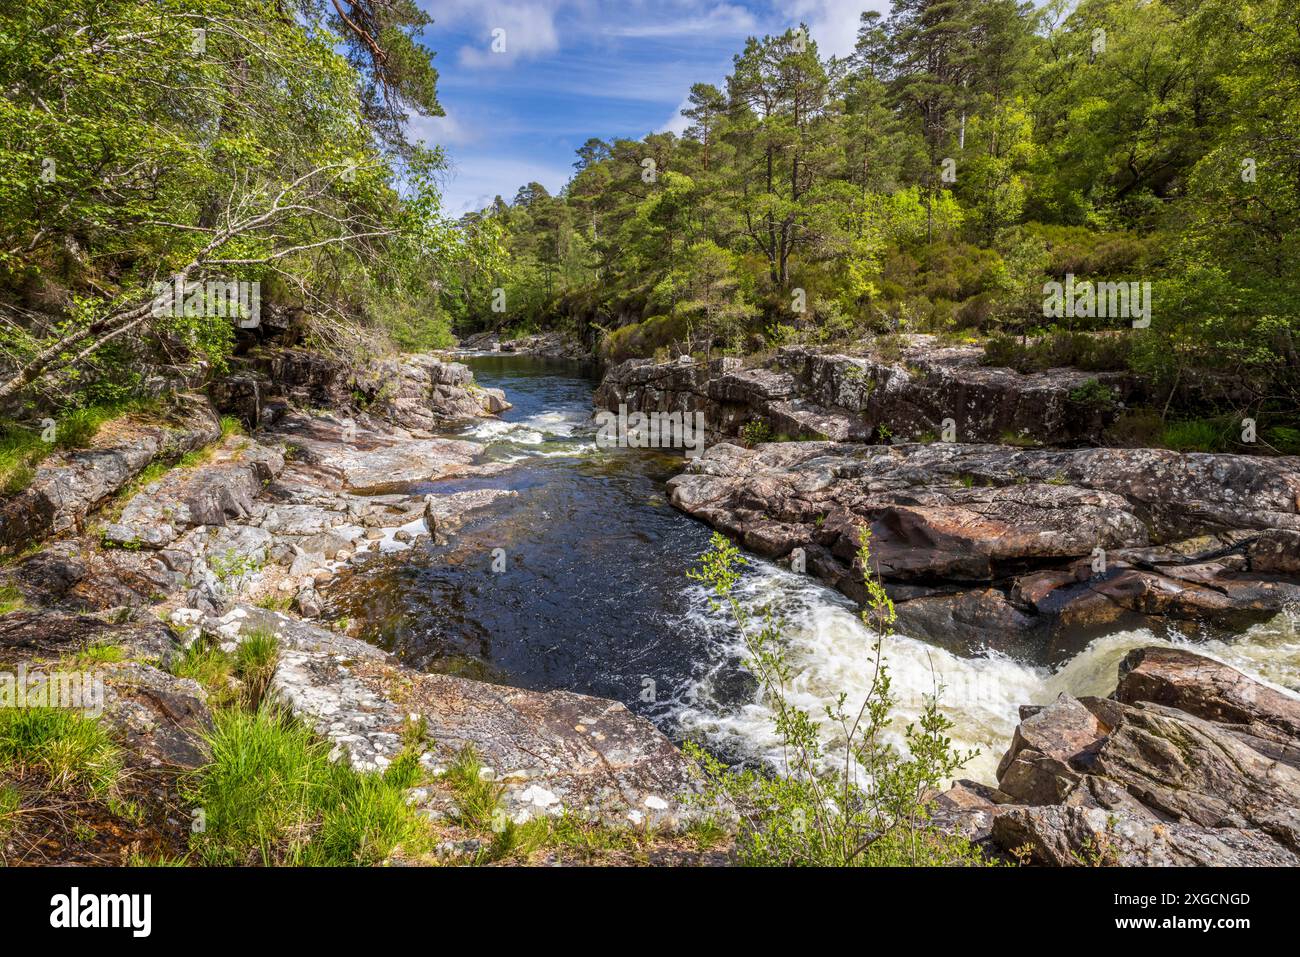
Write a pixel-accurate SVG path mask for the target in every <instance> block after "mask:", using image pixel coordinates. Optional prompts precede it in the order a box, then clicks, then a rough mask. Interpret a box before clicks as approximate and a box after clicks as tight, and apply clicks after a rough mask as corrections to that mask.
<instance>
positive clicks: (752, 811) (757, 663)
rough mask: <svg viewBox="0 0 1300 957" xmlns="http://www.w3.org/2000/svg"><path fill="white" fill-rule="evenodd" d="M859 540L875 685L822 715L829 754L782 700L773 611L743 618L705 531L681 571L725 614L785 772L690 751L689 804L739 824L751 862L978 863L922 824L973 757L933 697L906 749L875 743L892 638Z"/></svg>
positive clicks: (718, 545) (720, 554)
mask: <svg viewBox="0 0 1300 957" xmlns="http://www.w3.org/2000/svg"><path fill="white" fill-rule="evenodd" d="M860 534H861V537H860V543H861V544H860V550H859V554H858V560H859V562H860V564H861V567H862V569H863V582H864V585H865V586H866V591H867V596H868V597H867V602H866V604H865V606H864V609H863V612H862V619H863V623H864V624H866V625H867V627H868V628H869V629H871V630H872V632H873V633H874V634H875V635H876V636H877V638H876V642H875V645H874V651H875V661H874V663H873V665H872V668H873V680H872V683H871V688H870V690H869V692H868V694H867V695H866V697H865V698H864V700H863V701H862V702H861V703H860V705H858V706H856V707H854V708H853V709H852V710H849V709H848V708H847V707H846V706H847V705H848V700H847V696H846V695H844V694H841V695H840V697H839V699H838V701H837V702H836V703H835V704H834V705H833V706H828V707H827V708H826V714H825V717H826V719H827V720H828V721H829V722H830V724H831V726H833V727H835V728H837V729H839V730H840V731H841V732H842V739H843V740H842V742H841V743H839V744H836V745H835V747H834V749H833V750H832V751H829V752H828V751H827V750H826V747H825V745H824V744H823V739H822V731H821V728H820V727H819V724H818V722H817V721H815V720H814V719H813V716H812V715H811V714H810V713H809V712H807V711H804V710H803V709H801V708H799V707H797V706H796V705H795V704H793V703H792V701H791V700H790V698H789V697H788V696H787V693H786V689H787V688H788V687H789V685H790V680H791V679H792V678H793V672H792V668H791V666H790V664H789V663H788V661H787V660H786V657H785V652H784V650H783V639H782V635H781V627H780V624H779V623H778V622H777V621H776V620H775V619H774V618H773V617H772V615H771V612H770V611H768V612H767V613H766V614H765V616H764V617H763V619H762V620H761V621H757V622H755V621H753V620H751V618H750V617H749V615H748V613H747V612H746V611H745V609H744V607H743V606H742V605H741V603H740V602H739V601H738V600H737V598H736V597H735V593H734V591H735V586H736V584H737V582H738V581H739V579H740V575H739V572H738V571H737V568H738V566H739V565H741V564H743V563H744V559H743V558H742V557H741V555H740V552H739V550H738V549H737V548H736V547H735V546H734V545H732V544H731V543H730V542H729V541H728V540H727V539H726V538H725V537H724V536H722V535H720V534H717V533H715V534H714V536H713V539H712V544H711V547H710V548H709V550H708V551H707V552H706V553H705V554H704V556H703V557H702V558H701V561H700V566H699V568H698V569H695V570H693V571H691V572H690V573H689V576H690V577H691V578H692V579H694V580H695V581H699V582H703V583H704V584H705V585H707V586H708V587H709V588H710V590H711V591H712V593H713V601H714V607H715V608H719V609H724V610H726V611H727V612H729V614H730V617H731V619H732V622H733V624H734V625H735V627H736V628H737V630H738V631H739V633H740V636H741V638H742V640H743V642H744V646H745V649H746V651H747V658H746V665H747V667H748V669H749V670H750V672H751V673H752V674H753V675H754V676H755V678H756V679H757V680H758V683H759V685H760V686H761V689H762V694H763V696H764V699H765V700H766V701H767V703H768V704H769V706H770V707H771V708H772V709H773V711H774V712H775V715H776V716H775V718H774V724H775V730H776V732H777V734H778V736H779V737H780V739H781V744H782V748H781V751H782V754H784V755H786V767H785V768H784V769H781V773H776V774H766V773H762V772H760V771H757V770H753V769H749V770H742V771H737V770H736V769H732V768H727V767H724V766H723V765H722V763H721V762H719V761H718V760H717V759H716V758H714V757H713V756H712V755H710V754H708V753H707V752H705V751H704V750H703V749H702V748H700V747H698V746H695V745H689V746H688V750H689V752H690V754H691V755H692V757H694V758H695V760H696V762H697V767H698V774H699V775H700V778H701V781H702V786H703V787H702V792H701V793H700V794H697V795H692V796H688V797H687V800H689V801H692V802H694V803H696V804H698V805H699V806H701V807H702V808H706V809H716V808H718V807H723V808H726V809H727V810H728V811H730V812H731V813H732V814H734V815H735V816H736V817H737V818H738V819H739V822H740V833H739V835H738V836H737V848H738V850H739V851H740V854H741V858H742V860H744V861H745V862H746V863H748V864H756V865H779V866H791V865H814V866H834V867H841V866H862V865H882V866H896V865H909V866H916V865H952V864H978V863H982V862H983V859H982V857H981V855H980V853H979V851H978V850H977V849H976V848H975V847H974V846H973V845H971V843H970V842H969V841H968V840H966V839H965V838H963V837H960V836H954V835H950V834H947V833H945V832H943V831H942V830H940V829H939V828H938V827H937V826H936V825H934V824H933V823H932V822H931V820H930V813H929V805H928V802H929V800H930V798H931V796H932V795H933V794H934V792H935V791H937V790H938V789H939V788H940V787H941V786H942V785H943V783H944V782H945V781H946V780H948V779H949V778H951V776H952V775H953V774H954V773H955V772H956V771H958V770H959V769H960V768H961V767H962V766H963V765H964V764H965V763H966V762H967V761H969V760H970V759H971V758H972V757H974V753H973V752H972V753H959V752H957V751H955V750H953V748H952V742H951V739H950V738H949V737H948V735H947V732H948V730H949V729H950V728H951V727H952V723H951V722H950V721H949V720H948V719H947V718H946V717H944V715H943V714H942V713H941V712H940V711H939V706H938V697H939V696H938V694H937V693H936V695H935V696H934V698H931V699H928V700H927V703H926V706H925V709H924V711H923V712H922V714H921V716H920V719H919V720H918V721H917V722H916V723H914V724H909V725H908V726H907V727H906V729H905V730H904V739H905V741H906V744H907V754H905V755H904V754H902V753H900V752H898V751H897V750H895V749H894V748H893V747H891V746H890V745H888V744H885V743H884V741H883V738H884V735H885V732H886V730H887V729H888V728H889V726H890V724H891V722H892V712H893V710H894V706H895V704H896V699H895V696H894V695H893V693H892V692H891V690H890V680H891V679H890V674H889V668H888V666H887V665H886V664H885V663H884V660H883V657H882V647H883V643H884V641H885V640H886V639H887V638H888V636H889V635H891V634H892V633H893V622H894V606H893V603H892V602H891V601H890V600H889V598H888V596H887V595H886V594H885V591H884V587H883V586H882V585H881V584H880V582H879V581H878V580H876V579H875V578H874V577H873V576H872V575H871V573H870V568H871V565H870V558H871V553H870V547H869V542H870V534H869V532H868V530H867V529H865V528H864V529H862V531H861V533H860Z"/></svg>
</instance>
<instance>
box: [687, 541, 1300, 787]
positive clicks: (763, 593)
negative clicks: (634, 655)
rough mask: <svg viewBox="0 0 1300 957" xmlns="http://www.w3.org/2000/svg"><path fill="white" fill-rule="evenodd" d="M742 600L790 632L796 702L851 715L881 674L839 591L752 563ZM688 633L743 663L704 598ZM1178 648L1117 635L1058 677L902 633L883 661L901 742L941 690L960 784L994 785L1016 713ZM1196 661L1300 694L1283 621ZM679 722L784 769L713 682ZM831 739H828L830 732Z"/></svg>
mask: <svg viewBox="0 0 1300 957" xmlns="http://www.w3.org/2000/svg"><path fill="white" fill-rule="evenodd" d="M739 595H740V597H741V599H742V603H743V604H744V606H745V607H746V610H747V613H748V614H751V615H754V616H755V617H756V616H757V615H758V613H759V609H760V608H761V607H762V606H763V605H765V604H768V603H771V605H772V607H773V609H774V610H775V613H776V614H777V615H778V616H779V617H780V619H781V621H782V622H783V625H784V627H783V635H784V638H785V641H786V652H787V656H788V661H789V663H790V665H791V666H792V670H793V672H794V675H795V677H794V680H793V682H792V686H791V689H790V700H791V702H792V703H793V704H795V705H797V706H798V707H800V708H803V709H804V710H806V711H808V712H809V713H810V714H811V715H812V716H813V717H814V718H823V716H824V713H825V712H824V708H825V706H826V705H830V704H833V703H834V702H835V699H836V698H837V696H838V695H839V693H840V692H845V693H847V695H848V700H847V702H846V708H848V709H849V710H850V712H854V711H856V709H857V707H858V706H859V705H860V704H861V702H862V700H863V697H864V696H865V695H866V694H867V691H868V689H869V687H870V682H871V676H872V673H873V667H874V656H873V651H872V644H873V633H872V632H871V631H869V630H868V629H867V628H866V627H865V626H864V625H863V623H862V621H861V620H860V619H859V617H858V614H857V611H856V609H855V608H854V606H853V604H852V603H851V602H849V601H848V600H847V599H844V598H842V597H841V596H840V595H839V594H838V593H836V592H833V591H831V590H830V589H829V588H827V587H825V586H823V585H821V584H820V583H818V582H816V581H814V580H812V579H810V578H808V577H806V576H802V575H796V574H794V573H793V572H790V571H787V570H785V569H782V568H779V567H777V566H775V565H772V564H770V563H767V562H755V561H753V560H751V570H750V573H749V574H747V575H746V576H745V578H744V580H743V583H742V586H741V590H740V592H739ZM693 598H694V601H693V606H694V610H693V612H692V614H691V616H690V618H691V624H692V626H693V627H697V628H701V629H705V630H706V631H708V632H709V634H710V636H711V638H712V640H713V641H714V642H716V643H717V644H718V645H719V650H720V651H722V652H723V654H721V655H719V656H718V657H719V659H725V658H727V657H738V658H744V650H745V649H744V647H743V644H742V643H741V641H740V636H739V633H738V632H737V631H736V630H735V629H734V628H733V627H730V626H729V624H728V621H727V620H726V619H724V618H723V617H722V616H721V615H720V613H716V612H714V611H713V610H712V609H711V608H710V606H709V602H708V600H707V596H706V595H705V593H704V591H703V589H697V590H696V594H695V595H694V596H693ZM1170 644H1175V642H1171V641H1168V640H1165V639H1162V638H1157V637H1155V636H1154V635H1153V634H1152V633H1151V632H1149V631H1146V630H1140V631H1122V632H1118V633H1116V634H1112V635H1108V636H1106V637H1103V638H1098V639H1096V640H1094V641H1093V642H1092V643H1091V644H1089V645H1088V646H1087V648H1085V649H1084V650H1083V651H1082V652H1080V653H1079V654H1078V655H1076V656H1075V657H1074V658H1072V659H1070V660H1069V661H1067V662H1066V663H1065V664H1064V665H1063V666H1062V667H1060V668H1058V669H1056V670H1051V669H1048V668H1046V667H1041V666H1035V665H1031V664H1027V663H1025V662H1021V661H1016V660H1013V659H1011V658H1009V657H1006V656H1004V655H999V654H988V655H986V656H984V657H978V658H963V657H959V656H957V655H954V654H951V653H950V652H948V651H945V650H944V649H942V648H937V647H935V646H934V645H931V644H928V643H926V642H922V641H917V640H915V639H913V638H908V637H905V636H902V635H895V636H892V637H890V638H887V639H886V640H885V643H884V659H885V662H886V664H887V665H888V666H889V669H890V673H891V675H892V692H893V694H894V695H895V696H896V697H897V699H898V709H897V710H898V715H899V718H900V719H901V720H897V721H896V722H895V726H894V730H895V742H894V743H895V744H901V729H902V727H903V726H905V725H906V723H907V720H909V719H912V718H915V717H916V716H917V715H919V713H920V711H921V709H922V708H923V707H924V702H925V697H926V696H927V695H932V694H933V693H934V690H935V686H936V684H937V685H939V686H940V687H941V689H942V690H941V693H940V698H939V701H940V710H942V711H943V712H944V713H945V714H946V715H947V716H948V718H949V719H950V720H951V721H952V722H953V725H954V727H953V729H952V731H951V732H950V733H951V736H952V739H953V744H954V747H956V748H958V749H959V750H971V749H977V750H978V751H979V754H978V756H976V757H975V758H974V759H973V760H972V761H971V762H970V763H969V764H968V765H967V766H966V767H965V769H964V770H963V771H961V772H960V776H961V777H967V778H973V779H975V780H978V781H983V782H986V783H995V774H994V772H995V771H996V769H997V764H998V761H999V760H1000V759H1001V757H1002V755H1003V753H1004V752H1005V751H1006V748H1007V746H1008V745H1009V744H1010V743H1011V735H1012V732H1013V731H1014V730H1015V727H1016V724H1017V723H1018V721H1019V706H1020V705H1021V704H1046V703H1048V702H1050V701H1052V700H1054V699H1055V698H1056V696H1057V695H1058V694H1060V693H1061V692H1062V691H1066V692H1069V693H1070V694H1072V695H1075V696H1076V697H1077V696H1081V695H1098V696H1103V697H1104V696H1106V695H1109V694H1110V693H1111V692H1112V691H1114V690H1115V685H1116V681H1117V669H1118V666H1119V663H1120V661H1121V660H1122V659H1123V657H1124V655H1126V654H1127V653H1128V652H1129V651H1131V650H1133V649H1134V648H1140V647H1143V646H1147V645H1170ZM1177 644H1182V645H1183V646H1185V647H1187V648H1189V649H1191V650H1194V651H1196V652H1197V653H1199V654H1203V655H1207V656H1209V657H1212V658H1217V659H1219V660H1221V661H1223V662H1225V663H1227V664H1229V665H1232V666H1233V667H1234V668H1237V669H1239V670H1241V671H1243V672H1245V673H1246V674H1249V675H1251V676H1252V677H1255V678H1259V679H1260V680H1263V681H1265V682H1267V683H1268V684H1270V685H1271V686H1273V687H1275V688H1278V689H1279V690H1282V691H1287V692H1289V693H1293V694H1294V693H1296V691H1297V690H1300V620H1297V618H1296V617H1294V616H1289V615H1281V616H1279V617H1278V618H1276V619H1274V620H1273V621H1271V622H1269V623H1267V624H1261V625H1256V626H1255V627H1253V628H1251V629H1250V630H1249V631H1247V632H1246V633H1245V634H1243V635H1241V636H1239V637H1237V638H1236V639H1234V640H1233V641H1231V642H1222V641H1210V642H1206V641H1197V642H1191V641H1187V642H1177ZM679 709H680V710H679V712H678V714H677V720H678V721H679V723H680V725H681V727H682V729H683V730H684V732H685V734H686V736H687V737H689V738H692V739H694V740H697V741H702V742H708V743H709V744H711V745H714V746H717V747H720V748H723V749H725V750H727V751H728V752H731V753H742V754H750V755H753V756H755V757H760V756H761V757H765V758H766V759H768V760H770V761H772V762H773V763H774V764H778V765H779V763H780V747H779V745H780V742H779V739H778V738H777V736H776V733H775V731H774V724H773V713H772V709H771V708H770V707H769V706H768V704H767V703H766V702H765V701H764V700H763V699H762V698H761V697H760V698H759V699H758V700H755V701H753V702H752V703H750V704H747V705H744V706H742V707H740V708H731V709H727V710H726V711H725V712H723V711H719V709H717V708H716V707H714V705H713V695H712V689H711V687H710V675H704V676H702V677H701V678H700V679H699V681H698V682H697V683H696V685H695V686H694V687H692V688H690V689H688V691H687V693H686V694H685V695H683V697H682V700H681V701H680V702H679ZM826 727H827V736H828V738H829V737H830V730H829V724H828V723H827V725H826Z"/></svg>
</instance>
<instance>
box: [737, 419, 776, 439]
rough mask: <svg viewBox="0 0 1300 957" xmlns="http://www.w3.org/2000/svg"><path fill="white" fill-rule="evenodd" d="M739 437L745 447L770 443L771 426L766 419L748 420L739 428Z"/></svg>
mask: <svg viewBox="0 0 1300 957" xmlns="http://www.w3.org/2000/svg"><path fill="white" fill-rule="evenodd" d="M740 437H741V438H742V439H743V440H744V441H745V444H746V445H762V444H763V443H764V442H771V441H772V425H771V423H770V422H768V421H767V419H750V420H749V421H748V422H746V423H745V424H744V425H743V426H741V428H740Z"/></svg>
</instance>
